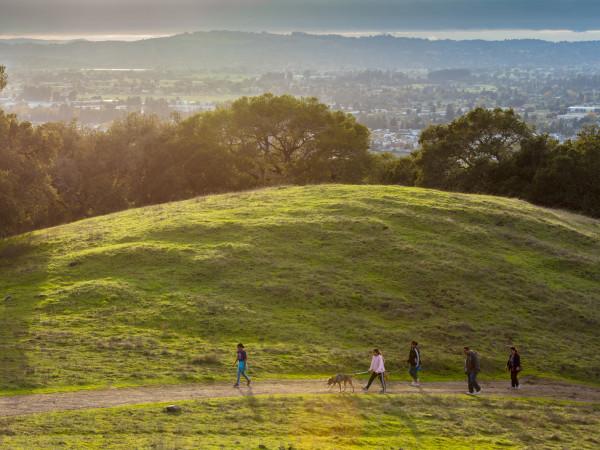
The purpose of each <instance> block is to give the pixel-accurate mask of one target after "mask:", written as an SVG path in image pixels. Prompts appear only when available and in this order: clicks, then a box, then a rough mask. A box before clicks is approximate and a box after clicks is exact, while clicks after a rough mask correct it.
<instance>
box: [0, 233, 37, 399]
mask: <svg viewBox="0 0 600 450" xmlns="http://www.w3.org/2000/svg"><path fill="white" fill-rule="evenodd" d="M46 278H47V259H46V258H44V257H41V258H40V252H39V248H38V246H37V245H35V244H34V243H33V241H32V239H31V238H29V237H22V236H19V237H15V238H10V239H6V240H4V241H0V392H2V391H5V392H6V391H8V392H10V391H17V390H21V389H29V388H34V387H38V382H37V381H36V380H37V377H36V370H35V362H34V361H33V362H32V361H30V359H29V357H28V348H29V346H30V345H31V344H30V343H29V342H30V341H31V336H30V325H31V321H32V315H33V311H34V308H35V305H36V303H37V302H39V297H37V298H36V295H35V294H34V293H33V292H32V286H33V285H42V284H43V282H44V281H45V280H46Z"/></svg>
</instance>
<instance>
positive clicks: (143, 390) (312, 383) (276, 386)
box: [0, 380, 600, 417]
mask: <svg viewBox="0 0 600 450" xmlns="http://www.w3.org/2000/svg"><path fill="white" fill-rule="evenodd" d="M355 384H356V385H357V389H356V392H357V393H359V392H361V390H360V388H359V387H358V386H359V385H360V382H357V383H355ZM480 384H481V386H482V388H483V393H482V396H483V397H485V396H491V395H493V396H502V397H546V398H553V399H557V400H576V401H584V402H600V389H599V388H593V387H588V386H581V385H573V384H562V383H554V382H535V383H533V382H527V381H525V382H524V383H523V386H522V389H521V390H519V391H513V390H511V389H510V388H509V384H508V383H507V382H504V381H503V382H498V381H495V382H487V383H486V382H482V383H480ZM465 390H466V383H462V382H444V383H425V384H423V385H422V387H420V388H414V387H411V386H409V385H408V384H407V383H401V382H393V383H390V384H389V385H388V393H389V394H416V393H420V394H421V395H428V394H464V393H465ZM378 391H379V386H376V385H374V386H373V387H372V388H371V391H370V392H369V393H368V394H366V395H377V392H378ZM349 392H351V390H349ZM272 394H337V395H339V393H338V390H337V388H336V389H335V390H333V391H330V390H329V389H328V388H327V386H326V385H325V383H324V382H323V381H319V380H295V381H287V380H286V381H264V382H256V383H254V384H253V385H252V387H251V388H248V387H242V388H240V389H236V388H233V387H232V386H231V384H224V383H214V384H186V385H175V386H150V387H137V388H120V389H103V390H96V391H77V392H67V393H57V394H33V395H18V396H12V397H0V417H1V416H18V415H24V414H34V413H43V412H51V411H67V410H76V409H86V408H108V407H111V406H121V405H134V404H140V403H153V402H176V401H181V400H193V399H202V398H216V397H239V396H244V395H272ZM363 395H365V394H363Z"/></svg>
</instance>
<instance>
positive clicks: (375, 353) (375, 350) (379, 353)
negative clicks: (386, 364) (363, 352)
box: [373, 348, 381, 356]
mask: <svg viewBox="0 0 600 450" xmlns="http://www.w3.org/2000/svg"><path fill="white" fill-rule="evenodd" d="M373 355H375V356H377V355H381V352H380V351H379V349H378V348H374V349H373Z"/></svg>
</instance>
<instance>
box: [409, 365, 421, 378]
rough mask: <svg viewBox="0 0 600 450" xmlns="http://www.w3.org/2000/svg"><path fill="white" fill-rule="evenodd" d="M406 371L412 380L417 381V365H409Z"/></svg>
mask: <svg viewBox="0 0 600 450" xmlns="http://www.w3.org/2000/svg"><path fill="white" fill-rule="evenodd" d="M408 373H410V376H411V377H412V379H413V380H415V381H417V380H418V379H419V369H418V367H417V366H410V369H408Z"/></svg>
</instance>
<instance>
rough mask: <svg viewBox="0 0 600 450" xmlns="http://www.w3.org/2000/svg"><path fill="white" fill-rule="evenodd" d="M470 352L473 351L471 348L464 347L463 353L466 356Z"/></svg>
mask: <svg viewBox="0 0 600 450" xmlns="http://www.w3.org/2000/svg"><path fill="white" fill-rule="evenodd" d="M469 351H471V349H470V348H469V347H463V352H464V353H465V355H466V354H467V353H469Z"/></svg>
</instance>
